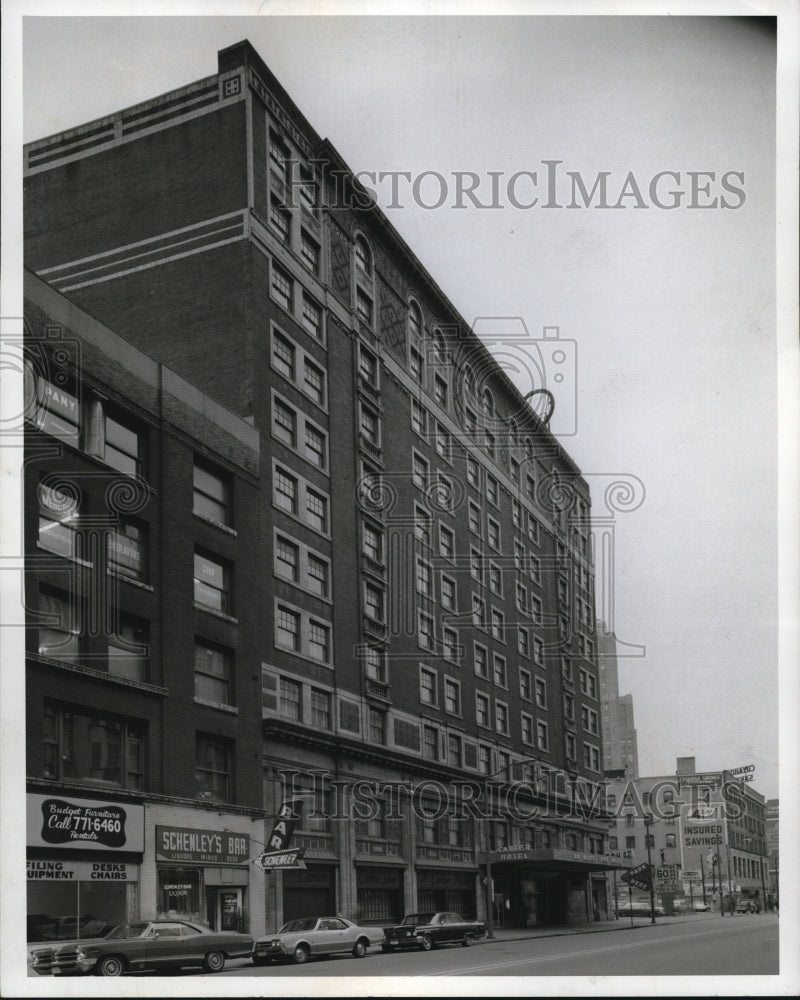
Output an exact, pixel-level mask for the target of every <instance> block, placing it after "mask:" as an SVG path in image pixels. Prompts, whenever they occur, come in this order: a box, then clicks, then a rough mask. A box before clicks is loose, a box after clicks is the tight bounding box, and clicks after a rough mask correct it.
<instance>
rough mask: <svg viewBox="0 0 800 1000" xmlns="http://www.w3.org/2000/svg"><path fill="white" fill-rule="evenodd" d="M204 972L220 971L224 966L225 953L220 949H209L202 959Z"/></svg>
mask: <svg viewBox="0 0 800 1000" xmlns="http://www.w3.org/2000/svg"><path fill="white" fill-rule="evenodd" d="M203 968H204V969H205V970H206V972H222V970H223V969H224V968H225V955H224V954H223V953H222V952H221V951H210V952H208V954H207V955H206V957H205V958H204V959H203Z"/></svg>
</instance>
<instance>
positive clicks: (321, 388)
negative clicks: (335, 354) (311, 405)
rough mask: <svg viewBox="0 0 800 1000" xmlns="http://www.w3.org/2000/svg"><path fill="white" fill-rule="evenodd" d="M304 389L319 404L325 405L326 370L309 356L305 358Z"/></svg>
mask: <svg viewBox="0 0 800 1000" xmlns="http://www.w3.org/2000/svg"><path fill="white" fill-rule="evenodd" d="M303 389H304V391H305V394H306V395H307V396H308V397H309V399H313V400H314V402H315V403H316V404H317V405H318V406H324V405H325V372H324V371H323V370H322V369H321V368H320V367H319V366H318V365H315V364H314V362H313V361H309V360H308V358H304V359H303Z"/></svg>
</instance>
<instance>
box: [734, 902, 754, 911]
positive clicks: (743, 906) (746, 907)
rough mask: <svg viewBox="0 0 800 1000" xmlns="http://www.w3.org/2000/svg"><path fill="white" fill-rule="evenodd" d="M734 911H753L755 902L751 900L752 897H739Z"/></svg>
mask: <svg viewBox="0 0 800 1000" xmlns="http://www.w3.org/2000/svg"><path fill="white" fill-rule="evenodd" d="M736 912H737V913H755V912H756V904H755V903H754V902H753V900H752V899H740V900H739V902H738V903H737V904H736Z"/></svg>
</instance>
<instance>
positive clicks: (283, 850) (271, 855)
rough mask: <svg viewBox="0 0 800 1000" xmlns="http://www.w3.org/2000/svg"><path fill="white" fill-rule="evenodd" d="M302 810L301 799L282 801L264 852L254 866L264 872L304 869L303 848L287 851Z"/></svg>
mask: <svg viewBox="0 0 800 1000" xmlns="http://www.w3.org/2000/svg"><path fill="white" fill-rule="evenodd" d="M302 808H303V800H302V799H301V798H294V799H284V801H283V802H282V803H281V807H280V809H279V810H278V815H277V816H276V817H275V825H274V826H273V828H272V833H271V834H270V836H269V840H268V841H267V843H266V845H265V846H266V848H267V849H266V850H265V851H264V852H263V854H261V855H259V857H257V858H256V859H255V864H257V865H258V866H259V868H261V869H263V870H264V871H265V872H266V871H273V870H274V869H276V868H305V866H306V865H305V861H303V854H304V853H305V848H304V847H295V848H292V849H289V843H290V841H291V839H292V834H293V833H294V830H295V827H296V826H297V824H298V823H299V821H300V811H301V809H302Z"/></svg>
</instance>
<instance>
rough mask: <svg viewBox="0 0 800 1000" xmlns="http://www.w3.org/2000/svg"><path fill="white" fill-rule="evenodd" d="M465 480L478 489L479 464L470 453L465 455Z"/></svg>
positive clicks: (479, 480) (479, 478)
mask: <svg viewBox="0 0 800 1000" xmlns="http://www.w3.org/2000/svg"><path fill="white" fill-rule="evenodd" d="M467 482H468V483H469V484H470V486H474V487H475V489H480V484H481V472H480V466H479V465H478V463H477V461H476V460H475V459H474V458H473V457H472V456H471V455H467Z"/></svg>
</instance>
